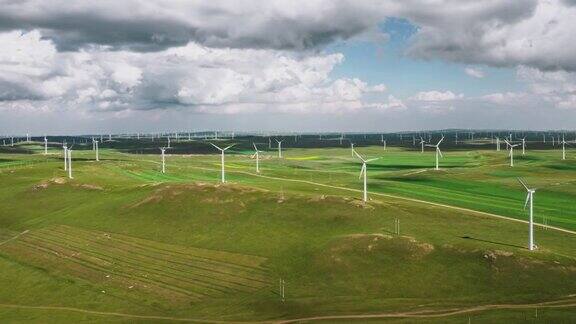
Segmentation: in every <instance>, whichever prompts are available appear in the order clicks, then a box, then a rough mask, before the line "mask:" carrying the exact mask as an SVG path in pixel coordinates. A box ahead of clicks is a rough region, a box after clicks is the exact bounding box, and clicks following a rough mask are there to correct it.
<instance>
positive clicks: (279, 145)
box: [274, 139, 284, 159]
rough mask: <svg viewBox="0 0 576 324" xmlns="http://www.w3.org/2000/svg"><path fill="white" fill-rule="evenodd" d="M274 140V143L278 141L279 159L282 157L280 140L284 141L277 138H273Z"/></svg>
mask: <svg viewBox="0 0 576 324" xmlns="http://www.w3.org/2000/svg"><path fill="white" fill-rule="evenodd" d="M274 140H275V141H276V143H278V158H279V159H281V158H282V142H284V141H279V140H277V139H274Z"/></svg>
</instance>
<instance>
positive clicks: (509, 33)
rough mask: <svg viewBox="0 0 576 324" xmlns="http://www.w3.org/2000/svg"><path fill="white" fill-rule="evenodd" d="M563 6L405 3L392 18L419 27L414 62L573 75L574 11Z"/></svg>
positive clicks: (554, 0)
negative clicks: (520, 67)
mask: <svg viewBox="0 0 576 324" xmlns="http://www.w3.org/2000/svg"><path fill="white" fill-rule="evenodd" d="M565 2H566V1H564V2H562V1H559V0H546V1H544V0H540V1H536V0H526V1H506V0H489V1H473V0H462V1H453V0H438V1H426V2H420V1H414V0H407V1H402V2H401V3H402V5H398V6H399V9H398V10H397V14H399V15H401V16H403V17H406V18H407V19H409V20H410V21H411V22H412V23H414V24H416V25H417V26H419V27H420V28H419V29H418V32H417V33H416V35H415V36H414V38H413V43H412V46H411V48H410V49H409V51H408V53H409V54H410V55H412V56H414V57H418V58H425V59H436V58H440V59H444V60H448V61H453V62H461V63H466V64H487V65H491V66H512V67H514V66H518V65H525V66H530V67H533V68H537V69H540V70H567V71H576V46H573V45H572V44H575V43H576V33H572V32H569V31H572V30H576V20H575V19H574V17H575V16H576V6H567V5H566V3H565Z"/></svg>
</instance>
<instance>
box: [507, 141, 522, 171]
mask: <svg viewBox="0 0 576 324" xmlns="http://www.w3.org/2000/svg"><path fill="white" fill-rule="evenodd" d="M504 142H506V144H507V145H508V147H509V148H510V152H509V153H508V155H509V156H510V166H511V167H513V166H514V148H515V147H516V146H518V145H520V144H514V145H512V144H510V142H508V141H507V140H504Z"/></svg>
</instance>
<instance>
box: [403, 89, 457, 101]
mask: <svg viewBox="0 0 576 324" xmlns="http://www.w3.org/2000/svg"><path fill="white" fill-rule="evenodd" d="M462 97H464V95H462V94H455V93H453V92H452V91H444V92H442V91H436V90H432V91H422V92H418V93H417V94H416V95H414V96H413V97H411V98H410V99H411V100H414V101H429V102H434V101H449V100H455V99H459V98H462Z"/></svg>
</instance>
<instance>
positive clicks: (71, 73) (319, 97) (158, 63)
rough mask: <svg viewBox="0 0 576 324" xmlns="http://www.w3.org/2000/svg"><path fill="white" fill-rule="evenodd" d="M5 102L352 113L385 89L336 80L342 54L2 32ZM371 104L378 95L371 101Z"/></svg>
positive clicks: (0, 73) (1, 96)
mask: <svg viewBox="0 0 576 324" xmlns="http://www.w3.org/2000/svg"><path fill="white" fill-rule="evenodd" d="M0 43H2V44H4V45H5V51H3V52H2V53H0V89H1V90H0V107H2V106H3V107H11V108H14V107H16V106H17V105H18V102H21V103H22V105H23V106H28V105H29V104H30V102H34V101H36V102H37V103H38V105H42V106H43V107H46V106H53V107H54V109H66V108H70V109H72V108H84V109H86V110H89V111H123V110H150V109H166V108H178V109H193V110H194V111H197V112H203V113H239V112H254V111H259V110H263V109H266V110H268V111H270V110H276V111H283V112H323V113H328V112H336V113H340V112H346V111H356V110H359V109H363V108H366V107H368V105H369V103H368V101H366V100H365V96H366V95H367V94H373V95H376V96H378V95H379V94H380V93H382V92H385V91H386V86H385V85H383V84H377V85H373V86H371V85H368V84H367V83H366V82H363V81H362V80H360V79H357V78H339V79H331V78H330V76H329V75H330V72H331V71H332V70H333V69H334V67H335V66H336V65H338V64H340V63H341V62H342V61H343V60H344V56H343V55H342V54H338V53H336V54H315V55H312V54H309V55H297V54H295V53H292V52H287V51H277V50H268V49H230V48H226V49H219V48H210V47H206V46H202V45H199V44H196V43H189V44H187V45H185V46H180V47H173V48H169V49H166V50H163V51H157V52H128V51H109V50H106V49H101V48H98V49H91V50H88V49H86V50H83V51H80V52H58V51H56V48H55V45H54V44H53V43H52V42H51V41H50V40H45V39H43V38H42V35H41V33H40V32H38V31H32V32H29V33H21V32H9V33H3V34H0ZM370 104H372V100H371V101H370Z"/></svg>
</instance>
